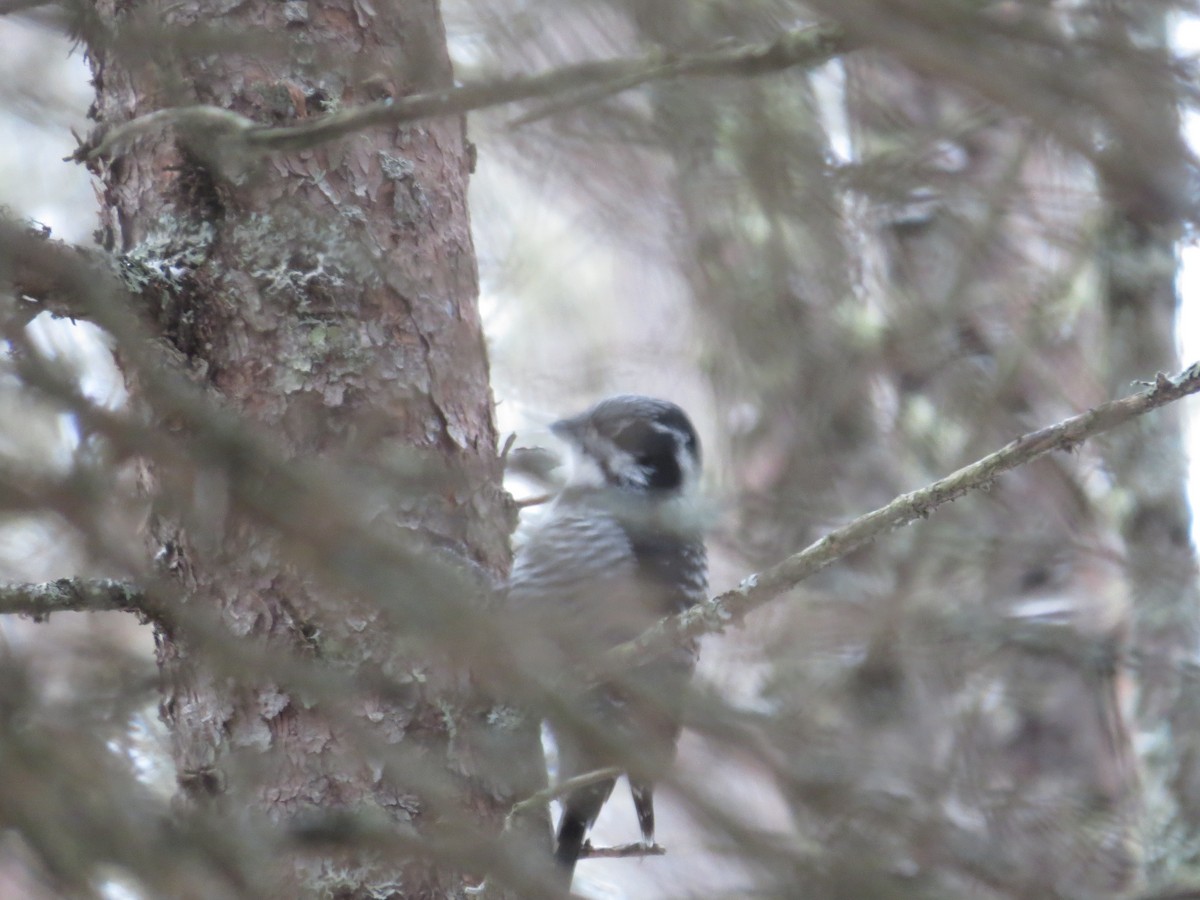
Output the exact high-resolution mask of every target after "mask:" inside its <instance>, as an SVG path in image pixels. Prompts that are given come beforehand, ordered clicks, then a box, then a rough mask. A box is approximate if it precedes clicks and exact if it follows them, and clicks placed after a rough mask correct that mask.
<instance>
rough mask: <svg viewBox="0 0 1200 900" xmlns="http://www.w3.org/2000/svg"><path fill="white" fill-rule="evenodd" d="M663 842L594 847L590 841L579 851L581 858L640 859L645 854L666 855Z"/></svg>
mask: <svg viewBox="0 0 1200 900" xmlns="http://www.w3.org/2000/svg"><path fill="white" fill-rule="evenodd" d="M666 854H667V848H666V847H664V846H663V845H662V844H642V843H635V844H617V845H616V846H615V847H593V846H592V842H591V841H588V842H587V843H586V844H584V845H583V849H582V850H580V851H579V858H580V859H640V858H641V857H644V856H666Z"/></svg>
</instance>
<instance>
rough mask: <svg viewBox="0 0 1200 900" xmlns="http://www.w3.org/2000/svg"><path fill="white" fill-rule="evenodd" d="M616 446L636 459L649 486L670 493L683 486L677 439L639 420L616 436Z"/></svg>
mask: <svg viewBox="0 0 1200 900" xmlns="http://www.w3.org/2000/svg"><path fill="white" fill-rule="evenodd" d="M613 443H615V444H616V445H617V446H618V447H620V448H621V449H622V450H624V451H625V452H626V453H628V454H629V455H630V456H632V457H633V459H634V461H635V462H636V463H637V464H638V466H639V467H640V468H641V469H642V471H643V472H644V473H645V478H646V486H647V487H649V488H655V489H661V490H667V489H670V488H676V487H679V485H680V484H682V483H683V471H682V470H681V469H680V467H679V458H678V456H677V454H676V446H675V436H674V435H673V434H672V433H671V432H670V431H663V430H660V429H657V428H655V427H654V426H653V425H651V424H650V423H649V422H647V421H645V420H642V419H639V420H637V421H634V422H630V423H629V424H628V425H626V426H625V427H623V428H622V429H621V430H619V431H618V432H617V433H616V434H615V435H613Z"/></svg>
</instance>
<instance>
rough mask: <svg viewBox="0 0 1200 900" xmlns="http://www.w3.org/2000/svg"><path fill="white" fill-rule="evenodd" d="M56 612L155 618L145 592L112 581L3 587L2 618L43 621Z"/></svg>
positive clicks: (69, 580) (0, 599)
mask: <svg viewBox="0 0 1200 900" xmlns="http://www.w3.org/2000/svg"><path fill="white" fill-rule="evenodd" d="M55 612H133V613H138V614H139V615H142V616H146V617H154V615H155V611H154V609H153V605H152V604H151V603H150V601H149V600H148V599H147V598H146V596H145V595H143V594H142V592H141V591H140V590H139V589H138V588H136V587H135V586H133V585H132V584H129V583H127V582H124V581H114V580H112V579H109V578H101V579H97V580H91V579H87V578H60V579H58V581H46V582H43V583H42V584H0V615H12V614H17V615H22V616H32V617H33V618H34V619H35V620H38V621H41V620H44V619H46V618H48V617H49V615H50V613H55Z"/></svg>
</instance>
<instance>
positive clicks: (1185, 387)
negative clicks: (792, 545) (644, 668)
mask: <svg viewBox="0 0 1200 900" xmlns="http://www.w3.org/2000/svg"><path fill="white" fill-rule="evenodd" d="M1197 392H1200V362H1196V363H1193V364H1192V365H1191V366H1190V367H1188V368H1187V369H1185V370H1184V371H1183V372H1181V373H1180V374H1178V375H1176V376H1174V377H1168V376H1166V375H1164V374H1162V373H1159V375H1158V376H1157V377H1156V378H1155V381H1154V384H1153V386H1152V387H1149V388H1147V389H1146V390H1144V391H1141V392H1140V393H1137V394H1133V395H1132V396H1129V397H1124V398H1122V399H1120V400H1112V401H1110V402H1108V403H1104V404H1101V405H1100V406H1097V407H1095V408H1093V409H1090V410H1088V411H1087V412H1085V413H1081V414H1080V415H1078V416H1072V417H1071V418H1069V419H1064V420H1063V421H1061V422H1059V423H1058V424H1057V425H1049V426H1047V427H1045V428H1041V429H1038V430H1037V431H1031V432H1029V433H1028V434H1025V435H1022V436H1021V437H1019V438H1017V439H1016V440H1014V441H1012V442H1011V443H1009V444H1008V445H1007V446H1006V447H1003V448H1002V449H1000V450H997V451H996V452H995V453H991V454H989V455H988V456H985V457H983V459H980V460H978V461H976V462H973V463H971V464H970V465H968V466H964V467H963V468H961V469H959V470H958V471H957V472H954V473H953V474H951V475H947V476H946V477H945V478H942V479H940V480H939V481H935V482H934V483H933V484H931V485H928V486H927V487H923V488H920V489H919V490H915V491H911V492H910V493H907V494H901V495H900V496H899V497H897V498H896V499H894V500H892V501H891V502H890V503H888V504H887V505H885V506H882V507H880V508H879V509H876V510H875V511H873V512H869V513H867V514H866V515H863V516H859V517H858V518H857V519H855V520H854V521H852V522H850V523H849V524H847V525H843V526H842V527H841V528H838V529H835V530H834V531H831V532H830V533H829V534H827V535H825V537H823V538H821V539H820V540H819V541H816V542H815V543H813V544H810V545H809V546H808V547H806V548H805V549H803V550H801V551H800V552H799V553H796V554H794V555H792V556H789V557H788V558H787V559H785V560H783V561H782V562H780V563H777V564H776V565H774V566H772V567H771V568H769V569H767V570H766V571H764V572H760V573H758V574H756V575H750V576H748V577H747V578H745V579H744V580H743V581H742V583H741V584H740V585H738V586H737V587H736V588H734V589H733V590H731V591H726V592H725V593H724V594H721V595H720V596H719V597H715V598H714V599H712V600H711V601H709V602H708V603H705V604H703V605H701V606H697V607H693V608H692V609H690V610H688V611H687V612H684V613H681V614H680V615H678V616H671V617H669V618H666V619H663V620H662V621H660V622H659V623H658V624H656V625H654V626H653V627H652V628H650V629H648V630H647V631H645V632H644V633H643V634H642V635H641V636H639V637H638V638H636V639H635V640H632V641H628V642H626V643H624V644H622V645H621V646H619V647H615V648H613V650H611V651H610V652H609V653H608V654H606V656H605V659H604V671H605V672H619V671H625V670H627V669H628V667H629V666H631V665H633V664H634V663H636V662H637V661H639V660H642V659H645V658H646V657H648V656H652V655H653V654H654V652H655V651H656V650H658V649H660V648H662V647H664V646H665V645H667V644H669V643H671V642H674V641H677V640H679V639H681V638H695V637H700V636H702V635H705V634H713V633H716V632H720V631H722V630H723V629H724V628H725V627H726V626H727V625H729V624H732V623H737V622H740V621H741V620H742V618H743V617H745V615H746V614H747V613H749V612H752V611H754V610H755V609H758V608H759V607H760V606H764V605H766V604H767V603H768V602H770V601H772V600H774V599H776V598H777V597H780V596H782V595H783V594H785V593H787V592H788V591H790V590H792V589H793V588H794V587H796V585H798V584H799V583H800V582H801V581H803V580H804V579H806V578H808V577H809V576H811V575H814V574H816V573H817V572H819V571H821V570H822V569H824V568H826V567H827V566H829V565H832V564H833V563H835V562H837V561H838V560H839V559H841V558H842V557H844V556H848V555H849V554H851V553H853V552H854V551H855V550H858V549H859V548H860V547H863V546H865V545H866V544H869V543H870V542H871V541H873V540H875V538H877V537H879V536H880V535H882V534H885V533H886V532H888V531H891V530H893V529H896V528H901V527H903V526H905V525H908V524H909V523H910V522H913V521H914V520H916V519H924V518H928V517H929V514H930V513H932V512H933V511H934V510H936V509H937V508H938V507H939V506H942V505H943V504H946V503H949V502H950V501H952V500H957V499H958V498H959V497H962V496H963V495H964V494H967V493H969V492H970V491H975V490H980V489H982V488H986V487H988V486H989V485H991V484H992V482H993V481H995V479H996V478H997V477H999V476H1000V475H1003V474H1004V473H1005V472H1010V471H1012V470H1013V469H1016V468H1018V467H1020V466H1023V465H1025V464H1027V463H1029V462H1032V461H1033V460H1035V459H1037V458H1038V457H1040V456H1044V455H1046V454H1047V453H1050V452H1051V451H1054V450H1068V451H1069V450H1073V449H1074V448H1075V447H1077V446H1078V445H1079V444H1081V443H1083V442H1084V441H1085V440H1087V439H1088V438H1092V437H1095V436H1096V435H1098V434H1101V433H1103V432H1105V431H1109V430H1110V429H1113V428H1116V427H1117V426H1119V425H1123V424H1124V423H1126V422H1128V421H1129V420H1130V419H1133V418H1136V417H1137V416H1141V415H1144V414H1145V413H1148V412H1150V411H1151V410H1155V409H1158V408H1159V407H1160V406H1166V405H1167V404H1168V403H1173V402H1175V401H1176V400H1179V399H1181V398H1183V397H1186V396H1188V395H1189V394H1194V393H1197Z"/></svg>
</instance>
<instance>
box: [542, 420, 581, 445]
mask: <svg viewBox="0 0 1200 900" xmlns="http://www.w3.org/2000/svg"><path fill="white" fill-rule="evenodd" d="M581 424H582V420H581V419H580V417H579V416H576V417H574V418H572V419H559V420H558V421H557V422H554V423H553V424H552V425H551V426H550V433H551V434H553V435H554V436H555V437H557V438H562V439H563V440H564V441H572V440H574V438H575V436H576V435H578V434H579V426H580V425H581Z"/></svg>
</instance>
